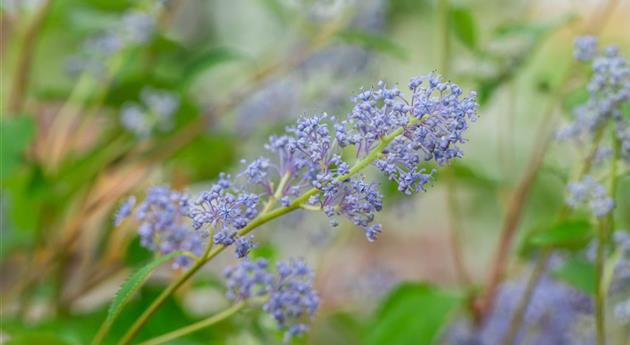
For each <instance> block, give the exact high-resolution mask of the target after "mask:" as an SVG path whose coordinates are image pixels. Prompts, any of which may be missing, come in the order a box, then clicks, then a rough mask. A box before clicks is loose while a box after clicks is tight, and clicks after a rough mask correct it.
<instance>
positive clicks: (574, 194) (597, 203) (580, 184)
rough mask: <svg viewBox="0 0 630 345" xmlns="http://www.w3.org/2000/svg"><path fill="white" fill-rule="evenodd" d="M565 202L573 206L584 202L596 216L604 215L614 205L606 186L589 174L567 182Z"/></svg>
mask: <svg viewBox="0 0 630 345" xmlns="http://www.w3.org/2000/svg"><path fill="white" fill-rule="evenodd" d="M566 203H567V204H568V205H569V206H571V207H573V208H576V207H579V206H581V205H583V204H586V205H588V207H589V209H590V210H591V212H593V214H594V215H595V216H597V217H604V216H605V215H607V214H608V213H610V211H611V210H612V209H613V207H614V206H615V202H614V200H613V199H612V198H611V197H610V196H608V193H607V191H606V188H604V186H602V185H600V184H599V183H597V181H595V180H594V179H593V177H591V176H585V177H584V178H582V180H580V181H577V182H570V183H569V187H568V195H567V198H566Z"/></svg>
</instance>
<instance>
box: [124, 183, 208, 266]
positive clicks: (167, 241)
mask: <svg viewBox="0 0 630 345" xmlns="http://www.w3.org/2000/svg"><path fill="white" fill-rule="evenodd" d="M134 203H135V198H130V199H129V200H127V202H125V203H124V204H123V205H122V207H121V208H120V210H119V211H118V212H117V214H116V222H117V223H120V222H121V221H122V220H123V219H124V218H126V217H129V216H133V219H134V220H135V221H136V222H137V223H138V234H139V235H140V244H141V245H142V246H143V247H145V248H147V249H149V250H151V251H154V252H156V253H159V254H163V255H164V254H169V253H172V252H189V253H191V254H193V255H196V256H201V255H202V254H203V250H204V248H205V246H206V241H205V240H204V237H205V234H203V233H202V232H199V231H195V230H193V229H192V227H191V225H190V220H189V219H188V217H187V215H188V209H189V201H188V197H187V196H186V195H184V194H182V193H180V192H176V191H173V190H171V189H169V188H167V187H153V188H150V189H149V190H148V191H147V195H146V197H145V199H144V200H143V201H142V202H141V203H140V204H138V206H137V207H136V208H135V209H133V204H134ZM191 262H192V259H191V257H189V256H179V257H177V258H175V261H174V262H173V266H174V267H176V268H177V267H187V266H188V265H190V263H191Z"/></svg>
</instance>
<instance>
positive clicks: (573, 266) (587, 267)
mask: <svg viewBox="0 0 630 345" xmlns="http://www.w3.org/2000/svg"><path fill="white" fill-rule="evenodd" d="M552 275H553V276H554V277H555V278H556V279H559V280H562V281H564V282H566V283H567V284H569V285H571V286H573V287H575V288H577V289H578V290H580V291H582V292H585V293H587V294H589V295H591V296H594V295H595V293H596V292H597V288H596V279H595V265H594V264H593V263H592V262H590V261H588V260H586V259H584V258H572V259H569V260H568V261H567V262H566V263H565V264H564V265H563V266H562V267H560V268H559V269H557V270H555V271H554V272H553V273H552Z"/></svg>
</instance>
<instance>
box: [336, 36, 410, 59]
mask: <svg viewBox="0 0 630 345" xmlns="http://www.w3.org/2000/svg"><path fill="white" fill-rule="evenodd" d="M337 37H339V38H340V39H341V40H343V41H344V42H346V43H351V44H359V45H362V46H364V47H366V48H368V49H374V50H377V51H379V52H381V53H385V54H388V55H391V56H393V57H395V58H398V59H400V60H406V59H407V58H408V57H409V55H408V54H407V51H406V50H405V48H403V47H402V46H401V45H399V44H398V43H396V42H394V41H392V40H390V39H389V38H387V37H385V36H380V35H375V34H371V33H368V32H363V31H355V30H344V31H341V32H339V33H338V34H337Z"/></svg>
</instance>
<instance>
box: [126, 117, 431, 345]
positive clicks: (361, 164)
mask: <svg viewBox="0 0 630 345" xmlns="http://www.w3.org/2000/svg"><path fill="white" fill-rule="evenodd" d="M423 119H424V117H423V118H421V119H417V118H412V119H410V120H409V124H408V125H415V124H418V123H421V122H422V121H423ZM404 130H405V129H404V128H403V127H401V128H398V129H397V130H395V131H394V132H392V133H391V134H389V135H386V136H384V137H383V138H381V142H380V143H379V145H378V146H377V147H376V148H374V150H372V151H371V152H370V154H368V155H367V156H365V158H363V159H361V160H358V161H357V162H356V163H355V164H354V166H353V167H352V168H350V171H349V172H348V173H347V174H345V175H342V176H339V177H337V178H336V179H335V181H337V182H342V181H345V180H347V179H349V178H350V177H352V176H354V175H355V174H356V173H358V172H359V171H361V170H362V169H363V168H365V167H367V166H368V165H369V164H370V163H372V162H373V161H374V160H375V159H376V158H377V157H378V155H379V154H380V153H381V152H382V151H383V150H384V149H385V148H386V147H387V145H389V143H391V142H392V141H393V140H394V139H395V138H396V137H398V136H399V135H401V134H402V133H403V132H404ZM281 185H282V183H280V184H279V186H278V187H282V186H281ZM319 192H320V191H319V189H317V188H311V189H310V190H308V191H307V192H305V193H304V194H302V195H301V196H300V197H298V198H297V199H295V200H294V201H293V202H292V203H291V204H289V206H287V207H280V208H276V209H274V210H272V211H269V212H265V213H262V212H261V214H260V215H259V216H258V217H256V218H255V219H254V220H252V221H251V222H250V223H249V224H247V226H245V227H244V228H243V229H241V230H239V232H238V235H239V236H243V235H246V234H247V233H249V232H251V231H252V230H254V229H255V228H257V227H259V226H261V225H263V224H265V223H267V222H269V221H271V220H274V219H276V218H278V217H280V216H283V215H285V214H287V213H289V212H291V211H293V210H296V209H298V208H300V207H301V205H302V204H304V203H306V202H307V201H308V199H309V198H310V197H311V196H313V195H316V194H317V193H319ZM225 248H226V246H223V245H218V246H215V247H213V248H212V249H211V250H209V252H208V253H207V254H205V255H204V256H203V259H201V260H199V261H197V262H195V264H194V265H193V266H192V267H191V268H190V269H189V270H188V271H187V272H186V273H185V274H184V275H182V276H181V277H179V278H178V279H177V280H176V281H174V282H173V283H171V285H169V286H168V287H167V288H166V290H164V291H163V292H162V293H161V294H160V296H158V298H157V299H156V300H155V301H153V303H152V304H151V305H150V306H149V308H147V310H145V312H144V313H143V314H142V315H141V316H140V317H139V318H138V319H137V320H136V322H135V323H134V324H133V325H132V326H131V328H130V329H129V330H128V331H127V333H126V334H125V335H124V336H123V338H122V339H121V340H120V342H118V345H126V344H128V343H129V342H130V341H131V340H132V339H133V337H134V336H135V335H136V334H137V333H138V332H139V331H140V329H141V328H142V327H143V326H144V324H145V323H146V322H147V321H148V320H149V318H150V317H151V316H152V315H153V314H154V313H155V312H156V311H157V310H158V309H159V308H160V306H161V305H162V304H163V303H164V302H165V301H166V299H167V298H168V297H169V296H170V295H172V294H173V293H174V292H175V291H176V290H177V289H178V288H179V287H180V286H181V285H182V284H184V283H185V282H186V281H187V280H188V279H190V277H192V276H193V275H194V274H195V273H196V272H197V271H198V270H199V269H200V268H201V267H203V265H204V264H206V263H207V262H209V261H210V260H212V259H213V258H214V257H216V256H217V255H219V253H221V252H222V251H223V250H224V249H225Z"/></svg>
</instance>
